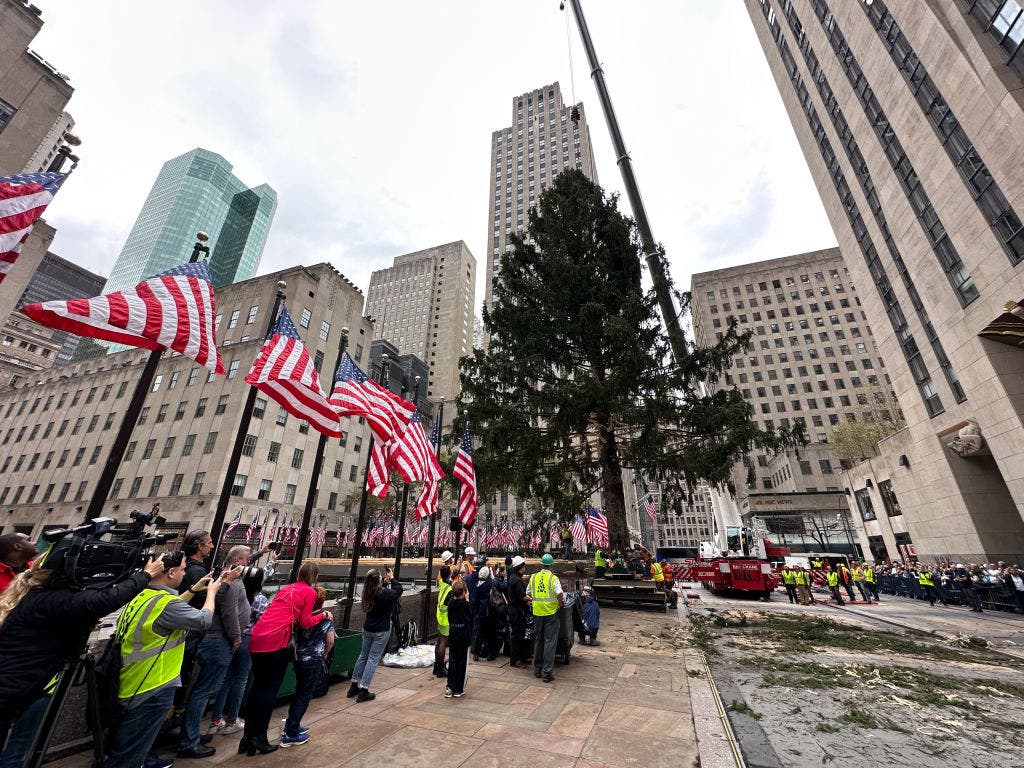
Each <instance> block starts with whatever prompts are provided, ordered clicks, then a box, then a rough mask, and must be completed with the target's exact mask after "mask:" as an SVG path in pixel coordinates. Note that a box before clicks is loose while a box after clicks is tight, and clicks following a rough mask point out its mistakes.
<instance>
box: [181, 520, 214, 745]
mask: <svg viewBox="0 0 1024 768" xmlns="http://www.w3.org/2000/svg"><path fill="white" fill-rule="evenodd" d="M181 547H182V549H183V550H184V551H185V576H184V578H182V580H181V586H180V587H178V590H179V594H182V595H183V594H185V593H186V592H188V591H189V590H190V589H191V588H192V587H193V586H195V585H196V584H198V583H199V580H200V579H202V578H203V577H204V576H206V574H207V573H208V572H209V570H210V569H209V568H207V567H206V558H208V557H209V556H210V553H211V552H213V539H212V538H210V534H209V532H208V531H189V532H188V533H186V534H185V540H184V541H183V542H182V545H181ZM191 594H192V597H190V598H189V600H188V604H189V605H190V606H192V607H193V608H195V609H197V610H198V609H200V608H202V607H203V603H204V601H205V600H206V595H205V594H203V592H198V593H196V592H193V593H191ZM202 641H203V633H202V632H190V633H189V634H188V635H187V636H186V638H185V658H184V660H183V661H182V662H181V688H179V689H178V690H177V691H175V693H174V724H175V725H179V724H182V722H181V721H182V719H183V715H184V713H185V701H186V700H187V699H188V694H189V689H190V687H191V682H192V672H193V670H194V669H195V666H196V656H197V655H198V653H199V643H201V642H202Z"/></svg>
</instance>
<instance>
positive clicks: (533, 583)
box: [530, 570, 558, 616]
mask: <svg viewBox="0 0 1024 768" xmlns="http://www.w3.org/2000/svg"><path fill="white" fill-rule="evenodd" d="M538 576H539V577H540V578H537V577H538ZM545 576H547V578H544V577H545ZM556 578H557V577H556V576H555V574H553V573H552V572H551V571H547V570H544V571H539V572H537V573H535V574H533V575H532V576H530V596H531V597H532V598H533V600H532V601H531V602H530V605H531V606H532V607H533V615H534V616H554V615H555V614H556V613H558V595H556V594H555V579H556Z"/></svg>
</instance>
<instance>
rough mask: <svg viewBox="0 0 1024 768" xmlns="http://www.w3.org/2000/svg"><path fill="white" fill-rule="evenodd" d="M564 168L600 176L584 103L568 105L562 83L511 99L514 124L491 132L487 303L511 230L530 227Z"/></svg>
mask: <svg viewBox="0 0 1024 768" xmlns="http://www.w3.org/2000/svg"><path fill="white" fill-rule="evenodd" d="M565 168H578V169H579V170H581V171H582V172H583V173H585V174H586V175H587V177H588V178H591V179H593V180H594V181H597V166H596V165H595V163H594V150H593V147H592V146H591V143H590V128H589V127H588V126H587V116H586V113H585V112H584V110H583V103H582V102H580V103H579V104H570V105H568V106H566V105H565V104H563V103H562V91H561V89H560V88H559V87H558V83H552V84H551V85H545V86H544V87H543V88H538V89H536V90H534V91H530V92H529V93H524V94H522V95H521V96H517V97H515V98H514V99H512V124H511V125H510V126H509V127H508V128H501V129H499V130H497V131H494V133H492V134H491V185H490V198H489V199H490V203H489V207H488V216H487V245H488V251H489V254H488V258H487V287H486V296H485V301H486V303H487V306H488V307H489V306H491V296H492V294H493V287H494V278H495V275H496V274H497V272H498V267H499V265H500V264H501V261H500V259H501V255H502V254H503V253H505V251H506V250H507V249H508V248H509V235H511V234H512V233H513V232H518V233H520V234H521V233H522V232H523V231H524V230H525V227H526V223H527V212H528V211H529V209H530V208H531V207H532V206H534V205H536V203H537V199H538V198H539V197H540V193H541V192H542V191H543V190H544V189H546V188H547V187H548V186H550V184H551V181H552V180H553V179H554V178H555V176H556V175H558V173H559V171H562V170H564V169H565Z"/></svg>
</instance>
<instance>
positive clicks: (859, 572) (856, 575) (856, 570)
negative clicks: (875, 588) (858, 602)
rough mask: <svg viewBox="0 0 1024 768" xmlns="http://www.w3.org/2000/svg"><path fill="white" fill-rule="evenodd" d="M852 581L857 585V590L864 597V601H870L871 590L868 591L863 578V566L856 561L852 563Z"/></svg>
mask: <svg viewBox="0 0 1024 768" xmlns="http://www.w3.org/2000/svg"><path fill="white" fill-rule="evenodd" d="M853 583H854V584H856V585H857V591H859V592H860V596H861V597H863V598H864V602H865V603H870V602H871V592H870V591H868V585H867V582H866V581H865V580H864V566H863V565H859V564H858V563H857V562H856V561H854V564H853Z"/></svg>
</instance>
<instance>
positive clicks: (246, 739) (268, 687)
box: [238, 563, 333, 757]
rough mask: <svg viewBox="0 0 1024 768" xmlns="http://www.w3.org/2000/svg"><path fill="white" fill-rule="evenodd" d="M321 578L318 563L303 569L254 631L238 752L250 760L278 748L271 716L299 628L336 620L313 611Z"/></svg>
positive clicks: (261, 618)
mask: <svg viewBox="0 0 1024 768" xmlns="http://www.w3.org/2000/svg"><path fill="white" fill-rule="evenodd" d="M319 577H320V569H319V568H317V566H316V563H303V564H302V565H301V566H299V574H298V580H297V581H296V582H295V583H294V584H289V585H287V586H286V587H282V589H281V591H280V592H278V593H277V594H276V595H274V599H273V600H271V601H270V605H269V606H267V610H266V611H264V613H263V615H262V616H260V618H259V621H257V622H256V624H255V626H253V628H252V634H251V635H250V637H249V652H250V653H251V654H252V687H251V688H250V689H249V698H248V702H247V715H246V720H245V733H244V735H243V736H242V740H241V742H239V744H238V753H239V754H242V753H243V752H244V753H246V754H248V755H249V756H250V757H251V756H252V755H255V754H257V753H258V754H261V755H265V754H267V753H268V752H273V751H274V750H275V749H277V745H276V744H271V743H270V742H269V741H268V740H267V728H268V727H269V726H270V716H271V714H272V713H273V711H274V704H275V702H276V701H277V691H278V689H279V688H280V687H281V681H282V680H283V679H284V673H285V670H286V669H287V668H288V663H289V662H290V661H291V658H290V654H291V652H290V651H289V649H288V642H289V640H291V637H292V632H293V631H294V630H295V628H296V626H297V627H299V628H301V629H310V628H311V627H315V626H316V625H317V624H318V623H320V622H321V621H322V620H323V619H324V618H333V617H332V616H331V614H330V613H328V612H327V611H317V612H316V613H314V612H313V603H314V602H316V590H315V589H313V585H314V584H316V582H317V579H318V578H319Z"/></svg>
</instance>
